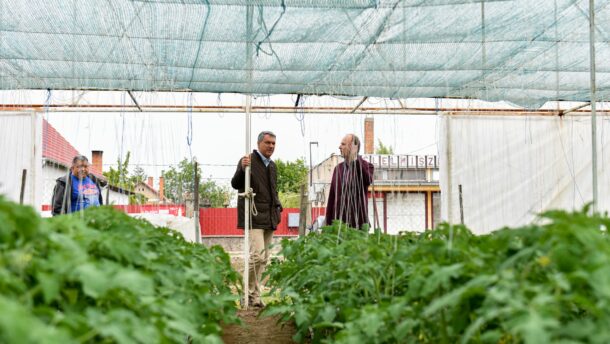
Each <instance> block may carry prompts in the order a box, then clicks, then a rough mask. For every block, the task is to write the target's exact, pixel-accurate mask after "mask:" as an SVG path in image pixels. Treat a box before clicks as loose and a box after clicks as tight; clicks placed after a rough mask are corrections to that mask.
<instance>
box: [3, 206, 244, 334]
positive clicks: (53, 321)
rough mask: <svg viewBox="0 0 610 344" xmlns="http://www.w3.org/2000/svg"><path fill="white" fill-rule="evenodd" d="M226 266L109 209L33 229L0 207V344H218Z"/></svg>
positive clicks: (211, 252) (227, 296)
mask: <svg viewBox="0 0 610 344" xmlns="http://www.w3.org/2000/svg"><path fill="white" fill-rule="evenodd" d="M237 279H238V275H237V273H236V272H235V271H234V270H233V269H232V268H231V265H230V259H229V256H228V255H227V254H226V253H225V252H224V251H223V250H222V249H221V248H220V247H212V248H210V249H208V248H206V247H205V246H202V245H197V244H192V243H188V242H186V241H185V240H184V239H183V238H182V236H181V235H180V234H179V233H176V232H173V231H170V230H169V229H166V228H156V227H154V226H152V225H150V224H149V223H148V222H146V221H142V220H137V219H134V218H132V217H129V216H127V215H126V214H124V213H120V212H117V211H115V210H113V209H112V208H110V207H96V208H93V209H87V210H85V211H84V212H80V213H78V215H66V216H59V217H55V218H52V219H40V218H39V217H38V215H37V214H36V213H35V211H34V210H33V209H32V208H29V207H24V206H19V205H16V204H14V203H10V202H7V201H6V200H4V199H2V198H1V197H0V343H20V344H21V343H62V344H63V343H83V342H86V343H184V342H185V338H187V336H190V337H191V338H192V339H193V342H197V343H201V342H206V343H220V337H219V333H220V330H221V328H220V323H221V322H224V323H235V322H237V321H238V320H237V318H236V315H235V299H236V297H235V296H234V295H232V293H231V287H236V283H237Z"/></svg>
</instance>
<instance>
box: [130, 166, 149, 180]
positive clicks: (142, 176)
mask: <svg viewBox="0 0 610 344" xmlns="http://www.w3.org/2000/svg"><path fill="white" fill-rule="evenodd" d="M146 178H148V176H147V175H146V172H144V169H143V168H142V167H140V166H136V168H134V169H133V181H134V183H135V184H138V183H140V182H142V183H146Z"/></svg>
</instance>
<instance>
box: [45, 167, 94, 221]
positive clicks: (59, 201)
mask: <svg viewBox="0 0 610 344" xmlns="http://www.w3.org/2000/svg"><path fill="white" fill-rule="evenodd" d="M102 204H103V200H102V189H101V187H100V183H99V181H98V179H97V178H96V177H95V176H94V175H92V174H89V160H88V159H87V157H85V156H82V155H77V156H75V157H74V159H72V167H70V172H69V173H68V175H67V176H61V177H59V178H57V181H56V184H55V188H54V189H53V200H52V205H53V210H52V213H53V216H56V215H60V214H67V213H73V212H75V211H79V210H83V209H86V208H88V207H94V206H100V205H102Z"/></svg>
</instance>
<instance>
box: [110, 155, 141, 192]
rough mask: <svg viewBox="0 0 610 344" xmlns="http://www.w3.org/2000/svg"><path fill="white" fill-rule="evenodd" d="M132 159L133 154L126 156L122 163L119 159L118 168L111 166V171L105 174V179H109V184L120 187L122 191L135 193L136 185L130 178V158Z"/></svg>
mask: <svg viewBox="0 0 610 344" xmlns="http://www.w3.org/2000/svg"><path fill="white" fill-rule="evenodd" d="M130 157H131V152H127V154H126V155H125V159H123V161H121V158H120V157H119V158H118V159H117V168H116V170H115V169H114V167H112V166H110V171H106V172H104V173H103V174H104V177H106V179H108V183H109V184H110V185H114V186H118V187H120V188H122V189H125V190H129V191H133V188H134V184H133V182H132V180H130V179H131V178H130V176H129V158H130Z"/></svg>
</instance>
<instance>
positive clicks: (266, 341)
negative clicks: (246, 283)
mask: <svg viewBox="0 0 610 344" xmlns="http://www.w3.org/2000/svg"><path fill="white" fill-rule="evenodd" d="M231 265H233V268H234V269H235V270H236V271H238V272H239V273H240V274H241V273H242V272H243V269H244V262H243V258H241V257H239V256H233V255H232V256H231ZM266 292H268V289H267V288H264V289H263V301H265V302H267V303H268V302H269V301H270V300H271V299H272V297H270V296H269V295H265V294H266ZM259 312H260V310H259V309H249V310H247V311H246V310H238V311H237V315H238V316H239V318H240V319H241V320H242V322H243V325H241V326H240V325H227V326H225V327H224V328H223V336H222V340H223V342H224V343H226V344H240V343H251V344H292V343H295V342H294V341H293V340H292V336H294V335H295V333H296V329H295V327H294V325H293V324H285V325H282V324H278V322H277V320H278V317H263V316H261V317H259V316H258V315H259Z"/></svg>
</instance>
